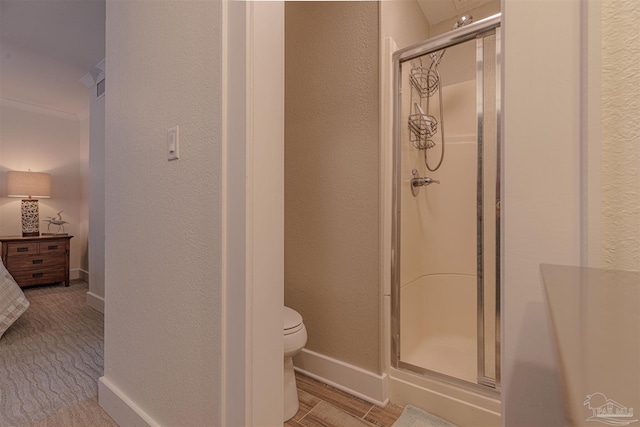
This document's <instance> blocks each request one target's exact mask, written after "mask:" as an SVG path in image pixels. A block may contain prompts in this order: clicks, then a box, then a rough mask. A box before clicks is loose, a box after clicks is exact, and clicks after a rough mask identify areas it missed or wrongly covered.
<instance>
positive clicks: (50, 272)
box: [0, 235, 73, 288]
mask: <svg viewBox="0 0 640 427" xmlns="http://www.w3.org/2000/svg"><path fill="white" fill-rule="evenodd" d="M72 237H73V236H64V235H60V236H36V237H19V236H10V237H0V243H1V244H2V262H3V263H4V265H5V267H6V268H7V270H9V273H11V275H12V276H13V278H14V279H15V281H16V282H18V285H19V286H20V287H21V288H23V287H25V286H33V285H44V284H49V283H58V282H64V283H65V286H69V246H70V245H69V243H70V240H71V238H72Z"/></svg>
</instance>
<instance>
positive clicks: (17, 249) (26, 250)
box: [16, 246, 29, 252]
mask: <svg viewBox="0 0 640 427" xmlns="http://www.w3.org/2000/svg"><path fill="white" fill-rule="evenodd" d="M16 252H29V247H28V246H23V247H21V248H16Z"/></svg>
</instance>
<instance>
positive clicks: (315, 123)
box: [285, 2, 380, 373]
mask: <svg viewBox="0 0 640 427" xmlns="http://www.w3.org/2000/svg"><path fill="white" fill-rule="evenodd" d="M285 22H286V23H285V37H286V42H285V46H286V50H285V55H286V62H285V75H286V80H285V129H286V130H285V304H286V305H289V306H291V307H292V308H294V309H296V310H298V311H299V312H300V313H301V314H302V317H303V318H304V322H305V325H306V326H307V329H308V334H309V339H308V343H307V348H308V349H310V350H313V351H315V352H318V353H321V354H323V355H326V356H329V357H332V358H335V359H338V360H341V361H343V362H346V363H349V364H352V365H355V366H358V367H361V368H363V369H366V370H368V371H371V372H376V373H379V372H380V340H379V334H380V333H379V327H380V323H379V320H380V318H379V316H380V304H379V301H380V281H379V280H380V279H379V274H380V265H379V238H378V227H379V223H378V211H379V200H378V199H379V195H378V182H379V148H378V147H379V131H378V129H379V119H378V114H379V110H378V108H379V105H378V67H379V63H378V36H379V34H378V4H377V3H372V2H327V3H321V2H299V3H294V2H286V5H285Z"/></svg>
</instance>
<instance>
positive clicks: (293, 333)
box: [283, 307, 307, 422]
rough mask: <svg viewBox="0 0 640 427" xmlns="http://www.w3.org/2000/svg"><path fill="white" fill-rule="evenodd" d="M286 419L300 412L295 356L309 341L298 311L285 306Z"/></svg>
mask: <svg viewBox="0 0 640 427" xmlns="http://www.w3.org/2000/svg"><path fill="white" fill-rule="evenodd" d="M283 318H284V420H283V422H285V421H287V420H289V419H290V418H291V417H293V416H294V415H295V414H296V412H298V406H299V402H298V390H297V389H296V377H295V374H294V372H293V356H295V355H296V354H298V353H299V352H300V350H302V349H303V348H304V345H305V344H306V343H307V328H305V327H304V323H302V316H300V313H298V312H297V311H295V310H293V309H291V308H289V307H284V315H283Z"/></svg>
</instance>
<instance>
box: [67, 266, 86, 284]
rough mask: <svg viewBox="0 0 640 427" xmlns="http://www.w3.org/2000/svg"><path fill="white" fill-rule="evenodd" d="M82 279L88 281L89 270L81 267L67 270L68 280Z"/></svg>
mask: <svg viewBox="0 0 640 427" xmlns="http://www.w3.org/2000/svg"><path fill="white" fill-rule="evenodd" d="M76 279H82V280H84V281H85V282H89V272H88V271H85V270H83V269H81V268H73V269H71V270H69V280H76Z"/></svg>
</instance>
